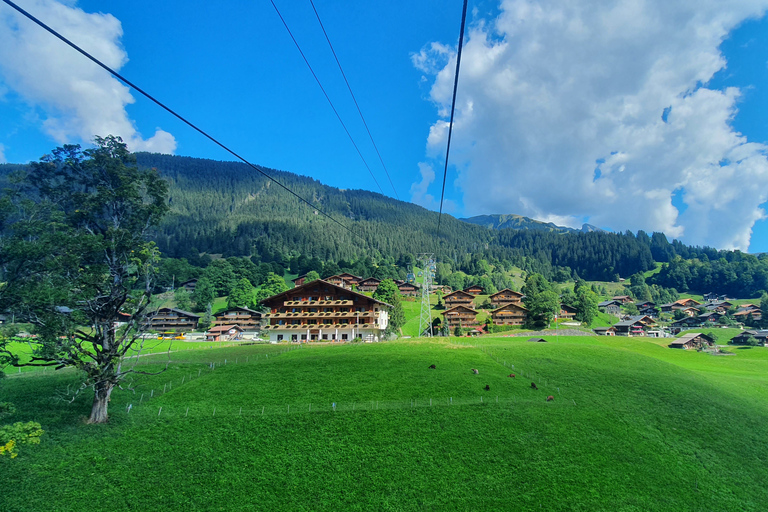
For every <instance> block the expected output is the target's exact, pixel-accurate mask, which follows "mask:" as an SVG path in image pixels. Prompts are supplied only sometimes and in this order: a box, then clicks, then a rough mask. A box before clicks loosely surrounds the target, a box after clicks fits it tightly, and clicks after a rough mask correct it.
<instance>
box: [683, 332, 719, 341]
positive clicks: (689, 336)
mask: <svg viewBox="0 0 768 512" xmlns="http://www.w3.org/2000/svg"><path fill="white" fill-rule="evenodd" d="M699 337H700V338H704V339H705V340H707V342H708V343H714V342H715V340H714V338H712V337H711V336H709V335H707V334H702V333H700V332H689V333H687V334H683V335H682V336H680V337H679V338H677V341H679V342H682V343H685V342H687V341H691V340H695V339H696V338H699ZM673 343H674V342H673Z"/></svg>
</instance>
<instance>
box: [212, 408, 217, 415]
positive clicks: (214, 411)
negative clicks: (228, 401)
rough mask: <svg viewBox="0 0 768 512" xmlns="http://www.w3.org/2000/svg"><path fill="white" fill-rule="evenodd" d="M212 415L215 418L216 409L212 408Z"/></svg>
mask: <svg viewBox="0 0 768 512" xmlns="http://www.w3.org/2000/svg"><path fill="white" fill-rule="evenodd" d="M213 415H214V416H216V408H215V407H214V408H213Z"/></svg>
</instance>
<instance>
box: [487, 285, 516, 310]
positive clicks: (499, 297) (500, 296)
mask: <svg viewBox="0 0 768 512" xmlns="http://www.w3.org/2000/svg"><path fill="white" fill-rule="evenodd" d="M488 298H489V299H491V304H493V307H494V309H498V308H500V307H501V306H506V305H507V304H520V303H521V302H522V301H523V294H522V293H520V292H516V291H514V290H510V289H509V288H505V289H503V290H501V291H500V292H496V293H494V294H493V295H490V296H489V297H488Z"/></svg>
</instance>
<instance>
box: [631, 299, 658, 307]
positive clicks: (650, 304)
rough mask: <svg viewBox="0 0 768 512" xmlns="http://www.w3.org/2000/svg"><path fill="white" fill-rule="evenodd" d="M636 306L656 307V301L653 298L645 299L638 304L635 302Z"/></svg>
mask: <svg viewBox="0 0 768 512" xmlns="http://www.w3.org/2000/svg"><path fill="white" fill-rule="evenodd" d="M635 306H637V309H643V308H655V307H656V303H655V302H653V301H652V300H644V301H641V302H638V303H637V304H635Z"/></svg>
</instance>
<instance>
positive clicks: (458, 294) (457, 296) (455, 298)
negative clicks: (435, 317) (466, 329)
mask: <svg viewBox="0 0 768 512" xmlns="http://www.w3.org/2000/svg"><path fill="white" fill-rule="evenodd" d="M474 300H475V296H474V295H472V294H470V293H467V292H465V291H463V290H458V291H455V292H453V293H449V294H448V295H446V296H445V297H443V301H444V302H445V309H450V308H453V307H456V306H464V307H467V308H472V309H474V308H475V306H474Z"/></svg>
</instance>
